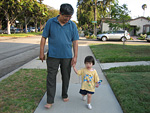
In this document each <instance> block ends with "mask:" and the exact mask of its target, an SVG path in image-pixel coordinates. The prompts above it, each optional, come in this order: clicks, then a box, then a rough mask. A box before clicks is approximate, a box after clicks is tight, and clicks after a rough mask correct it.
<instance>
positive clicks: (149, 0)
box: [43, 0, 150, 21]
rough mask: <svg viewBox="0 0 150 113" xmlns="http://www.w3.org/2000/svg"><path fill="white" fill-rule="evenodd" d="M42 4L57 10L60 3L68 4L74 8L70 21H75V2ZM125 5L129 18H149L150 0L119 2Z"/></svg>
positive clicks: (47, 1) (63, 0) (48, 0)
mask: <svg viewBox="0 0 150 113" xmlns="http://www.w3.org/2000/svg"><path fill="white" fill-rule="evenodd" d="M43 3H44V4H46V5H49V6H51V7H53V8H55V9H57V10H59V9H60V5H61V4H62V3H69V4H71V5H72V7H73V8H74V14H73V16H72V19H71V20H75V21H77V17H76V15H77V7H76V5H77V0H44V1H43ZM122 4H127V7H128V10H129V11H131V12H130V14H129V15H130V16H131V17H132V18H133V19H134V18H137V17H139V16H143V15H144V16H145V17H147V16H149V17H150V0H119V5H122ZM143 4H147V8H146V9H145V13H144V11H143V9H142V5H143Z"/></svg>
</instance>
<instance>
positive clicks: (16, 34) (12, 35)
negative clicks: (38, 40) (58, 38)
mask: <svg viewBox="0 0 150 113" xmlns="http://www.w3.org/2000/svg"><path fill="white" fill-rule="evenodd" d="M36 35H42V32H37V33H36V32H31V33H15V34H9V35H8V34H0V37H29V36H36Z"/></svg>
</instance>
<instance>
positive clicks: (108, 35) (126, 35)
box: [97, 30, 130, 41]
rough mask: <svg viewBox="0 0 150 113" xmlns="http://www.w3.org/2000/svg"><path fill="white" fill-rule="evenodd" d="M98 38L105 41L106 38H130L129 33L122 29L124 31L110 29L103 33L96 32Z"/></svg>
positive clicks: (122, 39) (123, 39) (124, 39)
mask: <svg viewBox="0 0 150 113" xmlns="http://www.w3.org/2000/svg"><path fill="white" fill-rule="evenodd" d="M97 39H98V40H102V41H106V40H121V41H126V40H129V39H130V34H129V33H128V32H127V31H126V30H124V31H111V32H108V33H104V34H98V35H97Z"/></svg>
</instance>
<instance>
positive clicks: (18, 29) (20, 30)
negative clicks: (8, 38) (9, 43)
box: [15, 28, 23, 33]
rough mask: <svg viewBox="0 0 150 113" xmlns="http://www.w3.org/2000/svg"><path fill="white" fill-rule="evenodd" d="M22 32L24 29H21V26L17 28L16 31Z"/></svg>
mask: <svg viewBox="0 0 150 113" xmlns="http://www.w3.org/2000/svg"><path fill="white" fill-rule="evenodd" d="M22 32H23V29H20V28H17V29H15V33H22Z"/></svg>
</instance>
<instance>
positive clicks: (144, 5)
mask: <svg viewBox="0 0 150 113" xmlns="http://www.w3.org/2000/svg"><path fill="white" fill-rule="evenodd" d="M146 8H147V5H146V4H143V5H142V9H143V16H144V13H145V9H146Z"/></svg>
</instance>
